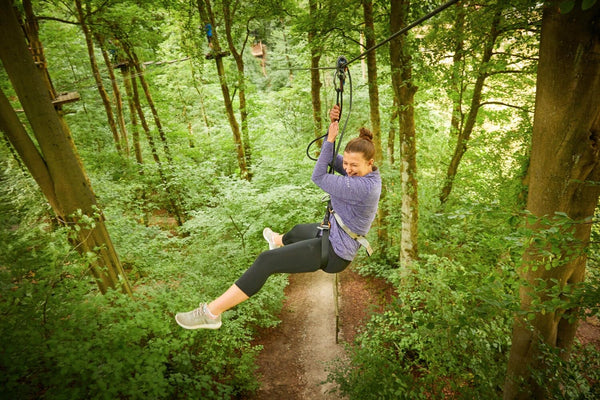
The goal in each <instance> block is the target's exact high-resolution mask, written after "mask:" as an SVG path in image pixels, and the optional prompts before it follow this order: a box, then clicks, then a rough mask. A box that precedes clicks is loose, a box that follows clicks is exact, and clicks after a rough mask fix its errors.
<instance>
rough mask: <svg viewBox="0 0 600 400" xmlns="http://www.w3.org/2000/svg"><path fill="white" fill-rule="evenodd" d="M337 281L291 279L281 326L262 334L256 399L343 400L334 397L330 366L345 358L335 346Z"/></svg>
mask: <svg viewBox="0 0 600 400" xmlns="http://www.w3.org/2000/svg"><path fill="white" fill-rule="evenodd" d="M334 278H335V276H334V275H330V274H326V273H325V272H322V271H318V272H314V273H308V274H294V275H290V278H289V279H290V284H289V285H288V287H287V288H286V300H285V303H284V306H283V310H282V312H281V315H280V318H281V323H280V324H279V325H278V326H277V327H276V328H271V329H270V331H269V332H262V334H261V335H260V338H259V339H258V343H260V344H262V345H263V346H264V348H265V351H262V352H261V354H260V356H259V359H258V363H259V365H260V369H259V373H260V375H261V376H262V378H261V379H260V380H261V383H262V387H261V389H260V390H259V391H258V392H257V393H256V395H255V396H254V397H252V399H261V400H268V399H282V398H285V399H287V400H313V399H315V400H316V399H339V398H340V397H338V396H336V395H335V394H333V393H330V392H331V389H333V388H334V385H333V384H323V382H324V381H325V380H326V379H327V370H326V367H327V363H328V362H330V361H332V360H334V359H335V358H337V357H340V356H343V354H344V350H343V345H342V344H336V343H335V312H334V310H335V307H334V292H333V289H334Z"/></svg>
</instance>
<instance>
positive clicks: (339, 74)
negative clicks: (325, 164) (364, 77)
mask: <svg viewBox="0 0 600 400" xmlns="http://www.w3.org/2000/svg"><path fill="white" fill-rule="evenodd" d="M347 65H348V61H347V59H346V57H344V56H340V57H338V60H337V66H336V71H335V74H334V77H333V79H334V82H335V81H336V79H337V80H338V81H339V87H336V89H335V90H336V104H337V105H338V106H339V107H340V116H339V119H341V117H342V111H343V106H344V96H343V94H344V85H345V82H346V74H348V82H349V84H350V93H349V97H348V101H349V104H348V112H347V113H346V119H345V120H344V124H343V126H342V127H341V129H340V133H339V135H338V137H339V139H338V143H337V146H335V145H334V152H333V159H332V161H331V163H330V164H329V171H328V172H329V173H330V174H331V173H333V163H334V162H335V158H336V156H337V155H338V154H339V152H340V146H341V144H342V139H343V138H344V133H345V132H346V127H347V126H348V120H349V119H350V112H351V111H352V75H351V74H350V70H349V69H348V68H347V67H346V66H347ZM339 119H338V121H339ZM328 134H329V129H327V133H326V134H324V135H323V136H319V137H318V138H315V139H313V140H312V141H311V142H310V143H309V144H308V146H306V156H307V157H308V158H310V159H311V160H312V161H317V159H316V158H315V157H313V156H311V155H310V148H311V147H312V145H313V144H315V143H316V142H317V141H319V140H323V139H325V138H326V137H327V135H328Z"/></svg>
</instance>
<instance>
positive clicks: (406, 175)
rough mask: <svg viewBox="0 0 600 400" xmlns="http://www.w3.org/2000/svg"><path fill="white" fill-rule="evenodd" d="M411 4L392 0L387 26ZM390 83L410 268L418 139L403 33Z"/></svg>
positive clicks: (393, 54)
mask: <svg viewBox="0 0 600 400" xmlns="http://www.w3.org/2000/svg"><path fill="white" fill-rule="evenodd" d="M409 8H410V1H408V0H392V1H391V9H390V10H391V12H390V29H391V31H392V32H397V31H399V30H400V29H401V28H402V27H403V26H404V25H405V24H406V19H407V15H408V10H409ZM390 58H391V68H392V86H393V88H394V95H395V97H396V99H397V105H398V117H399V118H398V121H399V124H400V125H399V136H400V153H401V156H400V178H401V182H402V239H401V243H400V255H399V259H400V265H401V266H402V267H403V268H410V265H411V264H412V263H413V261H415V260H416V259H417V257H418V246H417V242H418V240H417V239H418V226H419V225H418V224H419V192H418V182H417V143H416V134H415V117H414V97H415V93H416V91H417V87H416V86H415V85H414V84H413V81H412V68H411V64H410V52H409V49H408V48H407V44H406V35H402V36H399V37H397V38H395V39H394V40H392V41H391V42H390Z"/></svg>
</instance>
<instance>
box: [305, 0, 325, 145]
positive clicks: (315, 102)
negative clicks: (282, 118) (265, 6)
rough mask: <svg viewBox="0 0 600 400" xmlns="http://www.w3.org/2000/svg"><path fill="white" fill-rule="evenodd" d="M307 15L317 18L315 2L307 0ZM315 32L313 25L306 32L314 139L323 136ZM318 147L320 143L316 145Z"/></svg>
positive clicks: (319, 56)
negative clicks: (308, 48)
mask: <svg viewBox="0 0 600 400" xmlns="http://www.w3.org/2000/svg"><path fill="white" fill-rule="evenodd" d="M308 4H309V13H310V17H311V19H313V20H314V19H315V18H317V1H316V0H309V2H308ZM316 36H317V32H316V30H315V28H314V25H311V28H310V30H309V31H308V46H309V47H310V68H311V69H310V97H311V100H312V109H313V121H314V132H315V138H318V137H320V136H323V118H322V117H321V112H322V109H323V108H322V106H321V86H323V85H322V83H321V76H320V75H319V69H318V68H319V62H320V61H321V48H320V47H319V46H317V45H316V43H315V38H316ZM318 145H319V146H320V143H319V144H318Z"/></svg>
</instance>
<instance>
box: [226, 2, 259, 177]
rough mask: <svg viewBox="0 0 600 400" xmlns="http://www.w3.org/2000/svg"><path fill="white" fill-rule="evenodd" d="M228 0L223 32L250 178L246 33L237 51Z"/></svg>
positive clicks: (250, 150)
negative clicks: (232, 65) (232, 62)
mask: <svg viewBox="0 0 600 400" xmlns="http://www.w3.org/2000/svg"><path fill="white" fill-rule="evenodd" d="M230 7H231V6H230V4H229V0H225V1H223V19H224V21H225V34H226V36H227V45H228V47H229V51H230V52H231V55H232V56H233V59H234V60H235V65H236V66H237V72H238V83H237V85H238V90H237V92H238V99H239V101H240V120H241V125H242V144H243V146H244V156H245V157H246V168H247V170H248V172H247V174H248V176H247V178H246V179H248V180H252V167H251V166H252V148H251V147H250V132H249V129H248V109H247V104H246V76H245V72H244V59H243V58H242V55H243V53H244V48H245V46H246V43H247V41H248V34H246V38H245V40H244V44H243V45H242V51H240V52H238V51H237V49H236V48H235V44H234V41H233V37H232V36H231V26H232V24H233V18H234V16H233V15H232V14H231V10H230Z"/></svg>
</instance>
